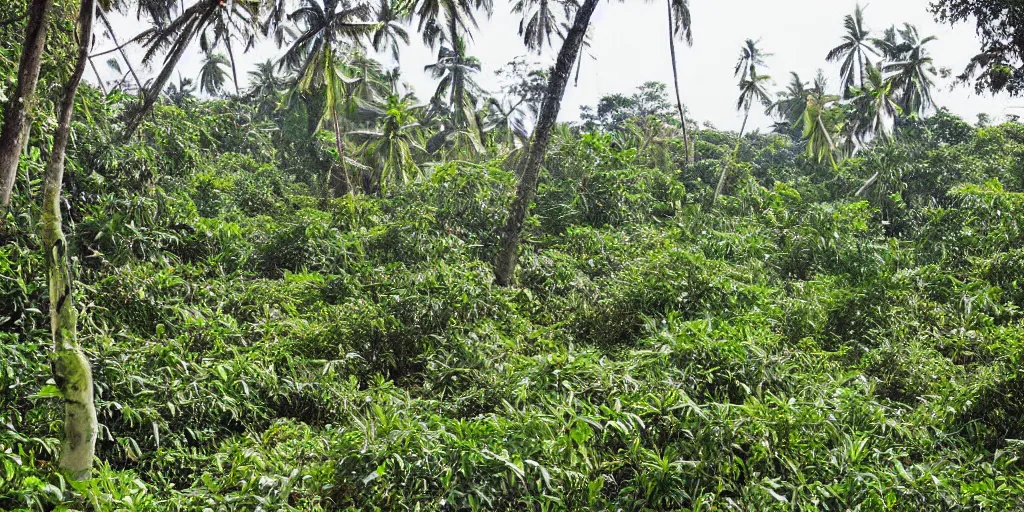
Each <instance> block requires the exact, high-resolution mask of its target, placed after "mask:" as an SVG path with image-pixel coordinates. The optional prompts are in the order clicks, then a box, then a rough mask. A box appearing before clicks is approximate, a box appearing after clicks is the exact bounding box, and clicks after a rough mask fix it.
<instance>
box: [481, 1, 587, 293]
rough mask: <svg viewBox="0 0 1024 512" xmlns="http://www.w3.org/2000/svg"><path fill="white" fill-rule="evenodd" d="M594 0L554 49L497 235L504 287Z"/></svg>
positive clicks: (499, 274)
mask: <svg viewBox="0 0 1024 512" xmlns="http://www.w3.org/2000/svg"><path fill="white" fill-rule="evenodd" d="M597 2H598V0H585V1H584V2H583V5H582V6H580V8H579V10H578V11H577V12H576V19H575V21H574V22H573V25H572V29H570V30H569V33H568V34H567V35H566V37H565V41H564V42H563V43H562V49H561V50H559V51H558V60H557V61H556V62H555V69H554V72H553V73H551V78H550V79H549V80H548V90H547V94H545V95H544V103H543V104H542V105H541V110H540V118H539V119H538V120H537V127H536V128H535V129H534V132H533V141H532V142H531V143H530V149H529V152H528V154H527V160H526V165H525V166H524V167H523V172H522V176H521V177H520V178H519V185H518V186H517V187H516V198H515V201H513V202H512V207H511V209H510V211H509V216H508V223H507V224H506V225H505V229H504V231H503V232H502V236H501V249H500V251H499V252H498V257H497V260H496V261H495V267H494V276H495V280H496V281H497V283H498V284H499V285H501V286H508V285H509V284H511V282H512V276H513V274H514V273H515V270H516V260H517V259H518V256H519V255H518V250H519V234H520V232H521V231H522V230H523V222H524V221H525V220H526V214H527V212H528V211H529V209H530V203H532V202H533V197H534V196H535V195H536V194H537V180H538V178H539V177H540V167H541V164H543V163H544V157H545V155H546V154H547V150H548V143H549V142H550V141H551V129H552V128H554V126H555V122H556V121H557V120H558V111H559V109H560V108H561V106H562V96H563V95H564V94H565V86H566V84H567V83H568V82H569V74H570V73H571V71H572V65H573V64H574V63H575V61H576V57H577V56H578V55H579V53H580V48H581V47H582V46H583V38H584V36H585V35H586V33H587V27H588V26H589V25H590V17H591V16H592V15H593V14H594V9H595V8H596V7H597Z"/></svg>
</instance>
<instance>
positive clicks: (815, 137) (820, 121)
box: [797, 70, 841, 167]
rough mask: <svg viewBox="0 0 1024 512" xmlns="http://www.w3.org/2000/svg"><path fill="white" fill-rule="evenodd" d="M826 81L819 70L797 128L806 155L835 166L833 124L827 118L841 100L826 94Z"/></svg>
mask: <svg viewBox="0 0 1024 512" xmlns="http://www.w3.org/2000/svg"><path fill="white" fill-rule="evenodd" d="M827 86H828V84H827V81H826V80H825V75H824V73H823V72H822V71H821V70H818V76H817V77H816V78H815V79H814V86H813V87H812V88H811V91H810V93H809V94H808V95H807V103H806V105H805V107H804V112H803V115H802V116H801V117H800V122H799V124H798V125H797V127H798V128H799V129H800V131H801V133H802V134H803V137H804V139H805V143H806V147H807V155H808V156H809V157H811V158H814V159H816V160H817V161H818V163H821V162H823V161H825V160H826V159H827V160H828V161H829V163H830V164H832V166H833V167H834V166H835V165H836V144H835V140H834V137H833V123H830V122H829V120H828V119H826V117H827V113H828V109H829V108H830V107H831V106H832V105H833V104H835V103H836V102H838V101H839V100H840V99H841V98H840V97H839V96H836V95H832V94H829V93H828V92H827Z"/></svg>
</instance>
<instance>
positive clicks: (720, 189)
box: [711, 108, 750, 204]
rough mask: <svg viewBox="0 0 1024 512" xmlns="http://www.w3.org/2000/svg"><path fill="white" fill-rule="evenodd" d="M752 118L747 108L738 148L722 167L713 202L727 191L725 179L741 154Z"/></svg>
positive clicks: (737, 144)
mask: <svg viewBox="0 0 1024 512" xmlns="http://www.w3.org/2000/svg"><path fill="white" fill-rule="evenodd" d="M748 119H750V109H749V108H748V109H747V113H746V114H744V116H743V126H741V127H740V138H739V140H738V141H736V149H734V150H733V152H732V157H731V158H730V159H729V160H728V161H727V162H726V163H725V165H724V166H723V167H722V174H721V175H719V176H718V186H717V187H715V197H714V198H713V199H712V201H711V204H715V203H717V202H718V198H719V197H722V193H723V192H724V191H725V179H726V177H727V176H728V174H729V169H730V168H731V167H732V164H733V162H735V161H736V158H737V157H738V156H739V154H740V145H742V144H743V134H744V133H745V132H746V131H747V120H748Z"/></svg>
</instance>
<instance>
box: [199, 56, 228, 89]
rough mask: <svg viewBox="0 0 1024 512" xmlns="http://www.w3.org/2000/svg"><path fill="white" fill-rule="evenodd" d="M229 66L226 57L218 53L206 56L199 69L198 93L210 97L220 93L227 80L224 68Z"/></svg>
mask: <svg viewBox="0 0 1024 512" xmlns="http://www.w3.org/2000/svg"><path fill="white" fill-rule="evenodd" d="M229 65H230V64H229V63H228V59H227V57H225V56H223V55H221V54H219V53H215V54H212V55H207V56H206V59H205V60H203V66H202V67H201V68H199V91H200V92H205V93H206V94H209V95H210V96H216V95H217V94H218V93H220V91H221V90H223V89H224V83H225V82H226V81H227V78H228V73H227V71H225V70H224V68H225V67H227V66H229Z"/></svg>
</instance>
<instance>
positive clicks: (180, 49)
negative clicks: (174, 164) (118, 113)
mask: <svg viewBox="0 0 1024 512" xmlns="http://www.w3.org/2000/svg"><path fill="white" fill-rule="evenodd" d="M218 7H219V4H218V3H217V2H211V3H209V4H205V5H204V4H201V3H200V4H196V5H193V6H192V7H189V8H188V9H189V11H192V10H193V9H195V10H197V11H198V10H200V9H205V10H206V11H205V12H204V13H203V15H202V17H201V18H200V19H199V21H198V22H195V23H186V25H185V27H184V28H183V29H182V31H181V35H180V36H178V39H177V40H176V41H175V42H174V45H173V46H172V50H171V54H170V55H168V57H167V59H166V60H165V61H164V67H163V69H161V70H160V74H159V75H157V77H156V80H154V81H153V83H151V84H150V85H149V88H148V89H146V90H144V91H143V93H142V105H140V106H139V107H138V109H137V110H136V111H135V112H134V113H133V114H132V116H131V118H130V119H129V120H128V122H127V123H126V124H125V127H124V133H122V134H121V137H122V139H125V140H127V139H130V138H131V136H132V135H134V134H135V130H138V129H139V126H140V125H141V124H142V120H143V119H144V118H145V117H146V114H149V112H150V111H152V110H153V105H155V104H156V100H157V99H159V98H160V93H161V92H163V90H164V87H165V86H166V85H167V81H168V80H170V79H171V73H173V72H174V68H176V67H177V66H178V61H180V60H181V57H182V55H184V54H185V50H187V49H188V46H189V44H188V43H189V41H190V40H191V39H192V37H193V36H194V35H195V32H194V30H195V29H196V28H197V27H204V26H206V22H207V21H208V20H209V19H210V17H211V16H213V13H214V12H215V11H216V10H217V8H218ZM190 15H191V13H189V12H188V11H186V12H185V13H184V14H182V16H190Z"/></svg>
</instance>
